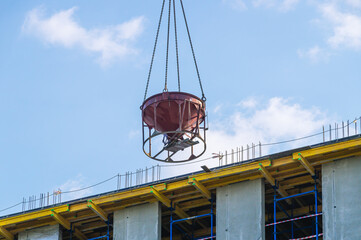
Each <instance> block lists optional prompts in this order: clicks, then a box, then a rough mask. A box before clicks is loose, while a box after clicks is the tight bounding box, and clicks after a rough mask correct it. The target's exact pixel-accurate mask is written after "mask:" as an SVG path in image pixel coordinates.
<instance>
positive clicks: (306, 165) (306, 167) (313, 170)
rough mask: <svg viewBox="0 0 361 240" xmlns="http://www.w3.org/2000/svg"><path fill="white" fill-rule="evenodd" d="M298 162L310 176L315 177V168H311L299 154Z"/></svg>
mask: <svg viewBox="0 0 361 240" xmlns="http://www.w3.org/2000/svg"><path fill="white" fill-rule="evenodd" d="M298 161H299V162H300V163H301V164H302V166H303V167H304V168H305V169H306V170H307V171H308V172H309V173H310V174H311V176H315V168H314V167H312V165H311V164H310V163H309V162H308V161H307V160H306V158H304V157H303V156H302V154H301V153H298Z"/></svg>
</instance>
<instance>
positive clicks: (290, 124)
mask: <svg viewBox="0 0 361 240" xmlns="http://www.w3.org/2000/svg"><path fill="white" fill-rule="evenodd" d="M247 101H248V100H247V99H246V100H245V101H242V102H247ZM255 101H256V100H255ZM256 102H258V104H257V105H256V106H257V107H254V108H252V109H251V110H252V111H251V112H248V113H247V114H244V111H243V109H242V108H238V109H237V108H236V110H235V111H234V112H233V114H231V115H230V116H229V117H227V118H222V119H219V120H218V121H214V122H211V123H210V124H209V131H208V135H207V149H208V150H207V152H206V154H205V155H204V156H202V157H201V158H200V159H202V158H206V157H209V156H211V154H212V153H218V152H219V151H221V152H223V153H224V151H225V150H228V153H229V152H230V151H229V150H231V149H236V148H237V147H241V146H244V147H246V146H247V144H248V145H250V146H251V144H252V143H255V144H258V143H259V142H261V143H262V144H265V143H270V142H278V141H284V140H290V139H295V138H299V137H304V136H308V135H311V134H314V133H318V132H321V130H322V125H324V124H326V123H329V122H331V119H330V118H329V117H328V116H327V115H326V114H325V113H324V112H323V111H321V110H320V109H319V108H317V107H310V108H305V107H302V106H301V105H300V104H297V103H292V102H291V101H290V100H287V99H284V98H280V97H274V98H271V99H269V100H268V101H256ZM235 107H236V106H235ZM241 107H242V106H241ZM321 141H322V136H318V137H315V138H310V139H306V140H304V141H295V142H292V143H288V144H281V145H277V146H275V147H273V148H270V147H263V148H262V153H263V154H265V153H269V152H278V151H281V150H289V149H292V148H295V147H301V146H304V145H307V144H310V143H318V142H321ZM257 152H258V150H257ZM257 155H258V153H257ZM229 159H230V158H229ZM195 161H196V160H195ZM204 164H206V165H207V166H208V167H214V166H217V165H218V159H211V160H207V161H205V162H199V163H194V164H190V165H183V166H181V167H169V168H167V174H169V176H172V175H173V176H174V175H176V174H181V173H185V172H192V171H198V170H201V169H200V166H201V165H204ZM163 172H164V171H163Z"/></svg>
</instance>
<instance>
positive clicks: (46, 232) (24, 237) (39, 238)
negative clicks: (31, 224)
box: [18, 225, 63, 240]
mask: <svg viewBox="0 0 361 240" xmlns="http://www.w3.org/2000/svg"><path fill="white" fill-rule="evenodd" d="M62 239H63V238H62V232H61V230H60V226H59V225H52V226H46V227H39V228H34V229H31V230H26V231H24V232H21V233H19V236H18V240H62Z"/></svg>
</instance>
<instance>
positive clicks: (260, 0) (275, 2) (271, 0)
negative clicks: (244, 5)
mask: <svg viewBox="0 0 361 240" xmlns="http://www.w3.org/2000/svg"><path fill="white" fill-rule="evenodd" d="M298 2H299V0H253V1H252V4H253V6H254V7H265V8H276V9H278V10H280V11H282V12H287V11H289V10H292V9H294V8H295V7H296V5H297V4H298Z"/></svg>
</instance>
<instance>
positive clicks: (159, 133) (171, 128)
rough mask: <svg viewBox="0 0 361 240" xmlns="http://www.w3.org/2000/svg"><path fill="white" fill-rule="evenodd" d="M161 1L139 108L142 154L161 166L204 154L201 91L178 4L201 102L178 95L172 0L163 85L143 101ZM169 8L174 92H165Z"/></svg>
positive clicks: (190, 97)
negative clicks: (174, 60)
mask: <svg viewBox="0 0 361 240" xmlns="http://www.w3.org/2000/svg"><path fill="white" fill-rule="evenodd" d="M165 2H166V1H165V0H163V4H162V9H161V14H160V18H159V24H158V29H157V34H156V39H155V44H154V49H153V55H152V60H151V64H150V69H149V74H148V80H147V85H146V90H145V95H144V102H143V104H142V106H141V111H142V130H143V131H142V133H143V151H144V153H145V154H146V155H147V156H148V157H150V158H152V159H154V160H158V161H163V162H173V163H175V162H185V161H190V160H193V159H195V158H197V157H199V156H201V155H202V154H203V153H204V152H205V150H206V141H205V139H206V134H205V132H206V130H207V128H206V107H205V100H206V98H205V96H204V92H203V87H202V83H201V79H200V75H199V71H198V66H197V61H196V58H195V54H194V49H193V45H192V41H191V37H190V33H189V28H188V23H187V19H186V16H185V12H184V6H183V2H182V0H179V3H180V6H181V9H182V13H183V18H184V22H185V26H186V30H187V33H188V39H189V43H190V46H191V50H192V54H193V60H194V64H195V68H196V72H197V77H198V81H199V84H200V89H201V92H202V98H199V97H197V96H195V95H193V94H190V93H186V92H181V91H180V71H179V59H178V42H177V27H176V5H175V2H176V1H175V0H169V6H168V7H169V8H168V32H167V48H166V67H165V69H166V70H165V84H164V89H163V92H162V93H158V94H155V95H153V96H151V97H149V98H146V96H147V92H148V86H149V80H150V76H151V72H152V66H153V61H154V56H155V51H156V47H157V42H158V37H159V30H160V27H161V22H162V16H163V11H164V8H165ZM172 8H173V19H174V21H173V22H174V30H175V48H176V62H177V75H178V91H168V88H167V80H168V56H169V31H170V22H171V21H170V19H171V9H172Z"/></svg>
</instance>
